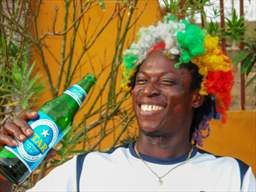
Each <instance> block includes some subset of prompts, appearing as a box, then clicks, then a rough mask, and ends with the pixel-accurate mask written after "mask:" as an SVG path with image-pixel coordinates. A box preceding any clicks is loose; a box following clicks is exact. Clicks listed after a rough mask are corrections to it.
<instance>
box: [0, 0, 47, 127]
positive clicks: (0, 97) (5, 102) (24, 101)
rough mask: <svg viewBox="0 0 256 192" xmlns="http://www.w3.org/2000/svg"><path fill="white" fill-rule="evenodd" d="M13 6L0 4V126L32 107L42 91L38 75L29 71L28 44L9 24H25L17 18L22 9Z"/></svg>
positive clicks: (6, 3)
mask: <svg viewBox="0 0 256 192" xmlns="http://www.w3.org/2000/svg"><path fill="white" fill-rule="evenodd" d="M16 3H17V4H16ZM16 3H15V2H13V3H10V2H9V1H1V3H0V20H1V24H0V71H1V73H0V125H1V124H3V123H4V122H5V120H6V119H7V118H9V117H10V116H13V115H14V114H17V113H19V112H20V111H22V110H26V109H29V108H30V107H31V106H33V104H34V103H35V102H36V96H37V95H38V94H39V93H40V92H41V91H42V88H43V87H42V83H39V76H38V75H34V74H33V72H32V70H33V65H30V62H29V52H28V47H29V44H28V41H27V39H26V38H23V37H22V36H21V35H20V34H19V33H17V31H16V28H15V27H14V26H15V25H14V24H13V22H19V26H21V27H24V28H25V27H26V25H27V21H26V18H21V17H20V16H21V15H22V14H26V10H23V9H22V7H19V5H18V3H19V2H18V1H17V2H16ZM11 5H12V6H11ZM10 18H12V20H10Z"/></svg>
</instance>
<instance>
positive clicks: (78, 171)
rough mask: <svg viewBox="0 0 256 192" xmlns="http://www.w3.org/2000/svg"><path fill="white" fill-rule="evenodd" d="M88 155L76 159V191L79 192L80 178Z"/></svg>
mask: <svg viewBox="0 0 256 192" xmlns="http://www.w3.org/2000/svg"><path fill="white" fill-rule="evenodd" d="M85 157H86V154H82V155H78V156H77V158H76V189H77V192H80V177H81V173H82V169H83V163H84V159H85Z"/></svg>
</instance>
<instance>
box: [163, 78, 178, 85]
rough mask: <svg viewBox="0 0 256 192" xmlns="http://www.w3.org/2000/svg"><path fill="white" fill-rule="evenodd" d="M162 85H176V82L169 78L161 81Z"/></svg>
mask: <svg viewBox="0 0 256 192" xmlns="http://www.w3.org/2000/svg"><path fill="white" fill-rule="evenodd" d="M161 84H162V85H168V86H172V85H176V84H177V82H176V81H174V80H171V79H165V80H162V81H161Z"/></svg>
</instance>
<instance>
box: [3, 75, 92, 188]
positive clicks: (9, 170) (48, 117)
mask: <svg viewBox="0 0 256 192" xmlns="http://www.w3.org/2000/svg"><path fill="white" fill-rule="evenodd" d="M95 82H96V78H95V77H94V75H92V74H87V75H86V76H85V77H84V78H83V79H82V80H81V81H79V82H78V83H77V84H75V85H73V86H72V87H70V88H69V89H68V90H66V91H65V92H64V93H63V94H62V95H61V96H58V97H56V98H55V99H53V100H51V101H48V102H47V103H45V104H44V105H43V106H42V107H41V108H40V109H39V111H38V115H39V118H38V119H35V120H30V121H28V124H29V125H30V126H31V127H32V128H33V131H34V134H33V135H32V136H31V137H29V138H28V139H27V140H25V141H24V142H23V143H21V142H20V143H19V144H18V145H17V147H9V146H5V147H4V148H2V149H1V150H0V174H1V175H3V176H4V177H5V178H7V179H8V180H9V181H10V182H12V183H15V184H20V183H22V182H24V181H25V180H26V178H27V177H28V176H29V175H30V174H31V172H32V171H33V170H34V169H35V168H36V167H37V166H38V165H39V164H40V163H41V162H42V160H43V159H44V157H45V156H46V154H47V153H48V152H49V150H50V149H51V148H52V147H54V146H55V145H56V144H57V143H58V142H59V141H60V140H61V138H62V137H63V136H64V135H65V134H66V133H67V132H68V131H69V130H68V128H69V127H70V126H69V125H70V124H71V123H72V120H73V117H74V115H75V114H76V112H77V111H78V109H79V107H80V105H81V104H82V101H83V100H84V98H85V96H86V94H87V93H88V91H89V90H90V88H91V87H92V86H93V85H94V84H95Z"/></svg>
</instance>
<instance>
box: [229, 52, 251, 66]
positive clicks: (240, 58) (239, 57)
mask: <svg viewBox="0 0 256 192" xmlns="http://www.w3.org/2000/svg"><path fill="white" fill-rule="evenodd" d="M249 54H250V53H249V52H248V51H245V50H241V51H239V52H238V53H237V54H236V55H235V57H234V58H233V59H232V61H233V63H234V64H235V65H238V64H239V63H240V62H242V61H243V60H244V59H245V58H246V57H247V56H248V55H249Z"/></svg>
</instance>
